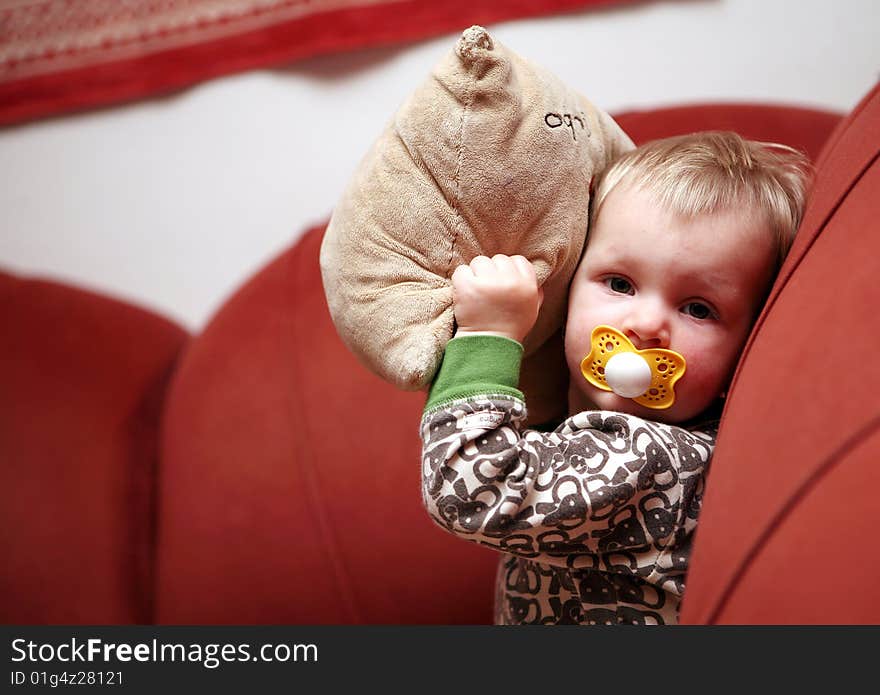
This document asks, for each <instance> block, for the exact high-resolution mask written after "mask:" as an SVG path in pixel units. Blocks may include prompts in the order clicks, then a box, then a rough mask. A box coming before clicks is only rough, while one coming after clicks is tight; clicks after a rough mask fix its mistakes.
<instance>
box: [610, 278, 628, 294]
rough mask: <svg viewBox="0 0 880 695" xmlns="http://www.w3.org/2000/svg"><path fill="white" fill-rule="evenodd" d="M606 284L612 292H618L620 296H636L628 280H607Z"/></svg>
mask: <svg viewBox="0 0 880 695" xmlns="http://www.w3.org/2000/svg"><path fill="white" fill-rule="evenodd" d="M605 284H606V285H607V286H608V289H610V290H611V291H612V292H617V293H618V294H635V292H634V290H633V286H632V283H630V281H629V280H627V279H626V278H621V277H610V278H605Z"/></svg>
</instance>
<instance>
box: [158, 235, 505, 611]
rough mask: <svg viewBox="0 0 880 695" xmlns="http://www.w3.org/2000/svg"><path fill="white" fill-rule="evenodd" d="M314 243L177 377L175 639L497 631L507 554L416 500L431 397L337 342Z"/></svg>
mask: <svg viewBox="0 0 880 695" xmlns="http://www.w3.org/2000/svg"><path fill="white" fill-rule="evenodd" d="M322 234H323V227H319V228H315V229H313V230H311V231H310V232H308V233H307V234H306V235H305V237H304V238H303V239H302V240H301V241H300V242H299V243H298V244H296V245H295V246H293V247H292V248H291V249H289V250H288V251H287V252H285V253H284V254H282V255H281V256H280V257H279V258H278V259H277V260H276V261H274V262H273V263H272V264H271V265H269V266H268V267H267V268H265V269H264V270H262V271H261V272H260V273H258V274H257V275H256V277H254V278H253V279H252V280H251V281H250V282H249V283H248V284H247V285H246V286H245V287H244V288H242V289H241V290H240V291H239V292H237V293H236V294H235V295H234V296H233V297H232V299H231V300H230V301H229V302H228V303H227V304H226V305H225V306H224V307H223V308H222V309H221V311H220V312H219V313H218V315H217V316H216V317H215V318H214V320H213V321H212V322H211V324H210V325H209V326H208V327H207V328H206V330H205V331H204V333H203V334H202V335H201V336H199V337H198V339H196V340H195V341H194V343H193V345H192V347H191V349H190V350H189V352H188V354H187V356H186V359H185V360H184V361H183V363H182V364H181V367H180V370H179V372H178V374H177V377H176V379H175V383H174V386H173V389H172V393H171V395H170V397H169V402H168V405H167V420H166V428H165V431H164V438H163V445H162V462H163V465H162V479H161V483H160V489H161V498H162V510H163V512H162V518H161V523H160V526H159V549H158V552H159V582H158V587H159V588H158V613H157V619H158V622H161V623H223V622H226V623H298V624H303V623H310V624H317V623H470V622H479V623H487V622H490V621H491V610H492V577H493V575H494V571H495V563H496V559H497V558H496V556H495V555H494V554H493V553H492V552H490V551H488V550H485V549H481V548H478V547H476V546H471V545H468V544H465V543H462V542H461V541H459V540H457V539H455V538H452V537H450V536H447V535H446V534H444V533H443V532H442V531H440V530H439V529H437V528H435V527H434V526H433V524H432V522H431V521H430V520H429V518H428V516H427V514H426V513H425V511H424V509H423V508H422V505H421V500H420V495H419V489H420V484H419V465H418V461H419V454H420V440H419V432H418V424H419V418H420V415H421V409H422V405H423V403H424V396H423V395H422V394H419V393H405V392H402V391H398V390H397V389H395V388H394V387H392V386H391V385H389V384H387V383H385V382H383V381H381V380H380V379H379V378H378V377H375V376H373V375H372V374H371V373H369V372H368V371H367V370H366V369H365V368H363V367H361V366H360V364H358V363H357V361H356V360H355V358H354V357H353V356H352V354H351V353H350V352H349V351H348V350H347V348H346V347H345V346H344V345H343V343H342V342H341V340H340V339H339V338H338V337H337V335H336V332H335V329H334V327H333V324H332V322H331V319H330V315H329V312H328V310H327V306H326V302H325V299H324V291H323V288H322V286H321V279H320V271H319V266H318V250H319V246H320V241H321V237H322Z"/></svg>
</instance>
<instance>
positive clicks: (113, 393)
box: [0, 89, 880, 624]
mask: <svg viewBox="0 0 880 695" xmlns="http://www.w3.org/2000/svg"><path fill="white" fill-rule="evenodd" d="M617 119H618V121H619V122H620V124H621V126H622V127H623V128H624V129H625V130H626V131H627V132H628V133H630V134H631V135H632V137H633V139H634V140H636V141H637V142H639V141H644V140H647V139H650V138H653V137H659V136H663V135H669V134H674V133H680V132H685V131H689V130H696V129H711V128H731V129H735V130H738V131H740V132H742V133H743V134H745V135H747V136H749V137H756V138H760V139H765V140H775V141H781V142H785V143H789V144H792V145H794V146H797V147H801V148H804V149H805V150H806V151H807V152H809V153H810V154H811V156H813V157H815V158H818V160H819V164H818V177H817V181H816V186H815V190H814V192H813V194H812V196H811V202H810V206H809V210H808V213H807V215H806V219H805V221H804V224H803V226H802V229H801V232H800V235H799V238H798V241H797V243H796V245H795V248H794V249H793V251H792V253H791V256H790V258H789V259H788V261H787V262H786V265H785V267H784V269H783V272H782V275H781V277H780V279H779V281H778V283H777V285H776V287H775V289H774V293H773V296H772V298H771V300H770V302H769V304H768V308H767V309H766V311H765V312H764V314H763V315H762V317H761V319H760V321H759V324H758V326H757V329H756V331H755V332H754V334H753V336H752V338H751V340H750V342H749V345H748V348H747V349H746V353H745V355H744V358H743V360H742V361H741V364H740V368H739V371H738V372H737V376H736V379H735V383H734V385H733V388H732V389H731V393H730V397H729V401H728V406H727V409H726V410H725V415H724V420H723V422H722V429H721V433H720V437H719V443H718V448H717V453H716V457H715V460H714V461H713V464H712V469H711V473H710V476H709V482H708V489H707V497H706V504H705V507H704V513H703V518H702V520H701V525H700V530H699V532H698V535H697V540H696V548H695V551H694V558H693V565H692V570H691V575H690V579H689V585H688V592H687V595H686V597H685V602H684V608H683V615H682V619H683V621H684V622H686V623H719V622H722V623H859V622H880V583H878V582H877V581H876V576H877V573H878V570H880V565H878V562H880V561H878V560H877V557H878V554H877V553H876V552H875V550H876V547H877V542H876V541H875V540H874V538H875V534H874V527H875V525H876V524H877V523H878V522H880V511H878V507H877V505H876V504H873V503H872V500H873V497H874V495H875V494H876V493H875V490H874V486H873V485H872V484H871V483H872V482H874V483H877V482H880V474H878V473H877V472H876V470H877V469H876V465H872V464H875V462H876V459H877V458H878V456H880V428H878V406H877V405H876V403H877V401H876V400H874V398H876V394H877V391H878V390H880V362H878V360H876V359H875V355H876V353H877V343H878V339H880V321H878V319H877V311H878V308H880V282H878V280H877V276H878V273H880V263H878V254H880V233H878V225H880V222H878V220H880V163H878V152H880V91H878V89H874V90H873V91H872V92H871V93H870V94H868V95H867V96H866V97H865V99H864V101H863V102H862V103H861V104H860V105H859V106H858V107H857V108H856V109H854V110H853V112H852V113H851V114H849V115H848V116H847V117H846V118H845V119H841V117H840V116H839V115H837V114H832V113H826V112H821V111H813V110H809V109H800V108H792V107H786V106H774V105H765V106H762V105H755V104H739V105H736V104H715V105H697V106H686V107H682V108H672V109H657V110H651V111H644V112H637V113H636V112H632V113H626V114H618V115H617ZM832 131H833V134H832ZM829 134H831V135H830V138H829ZM826 141H827V142H826ZM820 153H821V154H820ZM322 231H323V230H322V229H321V228H316V229H312V230H310V231H309V232H308V233H306V234H305V236H304V237H303V238H302V239H301V240H300V241H299V242H298V243H296V244H295V245H293V246H292V247H290V248H289V249H288V250H287V251H286V252H284V253H283V254H282V255H280V256H279V257H278V258H277V259H276V260H275V261H274V262H272V263H271V264H270V265H268V266H267V267H266V268H264V269H262V270H260V271H259V272H258V273H257V274H256V275H255V276H254V277H253V278H252V279H251V280H250V281H249V282H248V283H247V284H246V285H245V286H243V287H242V288H240V289H239V290H237V291H236V292H235V293H234V294H233V295H232V296H231V298H230V299H229V300H228V301H227V302H226V304H225V305H224V306H223V307H222V308H221V309H220V311H218V313H217V314H216V316H215V317H214V318H213V320H212V321H211V322H210V324H209V325H208V326H207V328H206V329H205V330H204V331H203V332H202V333H201V334H199V335H188V334H187V332H186V331H184V330H182V329H181V328H180V327H179V326H176V325H174V324H173V323H172V322H170V321H168V320H167V319H165V318H163V317H161V316H157V315H155V314H152V313H150V312H146V311H143V310H141V309H138V308H136V307H134V306H130V305H128V304H126V303H123V302H121V301H117V300H114V299H112V298H108V297H102V296H98V295H96V294H92V293H89V292H85V291H83V290H80V289H77V288H74V287H70V286H65V285H63V284H59V283H55V282H51V281H46V280H39V279H31V278H23V277H17V276H15V275H12V274H10V273H5V274H4V273H0V297H2V302H0V314H2V325H3V326H4V337H3V339H2V340H0V471H2V481H0V495H2V502H0V514H2V517H0V525H2V528H3V534H2V546H0V551H2V556H3V558H4V560H5V562H4V565H5V567H6V569H5V570H4V571H3V572H2V573H0V614H2V619H3V622H4V623H18V624H42V623H54V624H75V623H92V624H123V623H163V624H164V623H177V624H181V623H185V624H192V623H209V624H212V623H231V624H240V623H247V624H262V623H283V624H316V623H447V624H452V623H488V622H490V621H491V604H492V584H493V576H494V570H495V564H496V556H495V554H494V553H493V552H492V551H489V550H486V549H484V548H479V547H476V546H472V545H469V544H467V543H463V542H462V541H460V540H458V539H456V538H453V537H451V536H447V535H446V534H445V533H443V532H442V531H440V530H439V529H437V528H436V527H434V525H433V524H432V522H431V521H430V520H429V519H428V517H427V515H426V514H425V512H424V510H423V508H422V506H421V496H420V487H419V481H418V471H419V467H418V454H419V440H418V431H417V430H418V426H417V423H418V419H419V415H420V412H421V406H422V402H423V398H424V397H423V395H421V394H418V393H403V392H400V391H397V390H395V389H394V388H392V387H391V386H389V385H388V384H385V383H384V382H382V381H380V380H379V379H378V378H376V377H374V376H372V375H371V374H369V373H368V372H366V371H365V370H364V369H363V368H362V367H361V366H360V365H359V364H358V363H357V362H356V361H355V360H354V358H353V357H352V356H351V355H350V354H349V353H348V352H347V350H346V349H345V348H344V346H343V345H342V343H341V342H340V340H339V339H338V337H337V336H336V333H335V331H334V329H333V326H332V324H331V322H330V318H329V315H328V312H327V309H326V305H325V301H324V295H323V290H322V287H321V282H320V275H319V268H318V248H319V244H320V239H321V234H322ZM872 397H873V398H872Z"/></svg>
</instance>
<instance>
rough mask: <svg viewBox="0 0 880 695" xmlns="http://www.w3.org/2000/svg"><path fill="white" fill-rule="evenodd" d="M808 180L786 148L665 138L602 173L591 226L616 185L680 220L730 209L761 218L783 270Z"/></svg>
mask: <svg viewBox="0 0 880 695" xmlns="http://www.w3.org/2000/svg"><path fill="white" fill-rule="evenodd" d="M811 177H812V168H811V166H810V162H809V160H808V159H807V157H806V156H804V155H803V154H802V153H801V152H798V151H797V150H795V149H793V148H791V147H788V146H786V145H779V144H776V143H765V142H756V141H754V140H746V139H745V138H743V137H742V136H740V135H738V134H737V133H734V132H729V131H704V132H699V133H691V134H690V135H679V136H675V137H670V138H663V139H661V140H654V141H652V142H649V143H646V144H644V145H642V146H640V147H637V148H636V149H634V150H630V151H629V152H626V153H624V154H623V155H621V156H620V157H618V158H617V159H616V160H615V161H614V162H613V163H612V164H611V165H610V166H609V167H608V168H607V169H606V170H605V171H604V172H603V174H602V175H601V178H600V179H599V181H598V184H597V186H596V190H595V194H594V196H593V205H592V212H591V222H592V221H593V220H595V218H596V216H597V215H598V214H599V212H600V211H601V208H602V203H603V202H604V201H605V199H606V198H607V197H608V194H609V193H610V192H611V191H612V190H614V188H615V187H616V186H617V185H619V184H620V183H621V182H624V183H626V184H627V185H633V186H635V187H637V188H639V189H642V190H645V191H647V192H649V193H650V194H652V195H653V196H654V197H655V200H656V201H657V203H658V204H659V205H661V206H662V207H663V208H664V209H665V210H668V211H671V212H674V213H677V214H680V215H683V216H686V217H693V216H695V215H701V214H707V213H712V212H716V211H724V210H730V209H735V208H736V207H744V208H747V209H749V210H755V209H757V210H763V211H764V213H765V214H766V216H767V220H768V222H769V224H770V227H771V229H772V232H773V234H774V237H775V241H776V247H777V251H778V256H777V260H778V265H781V263H782V261H783V259H784V258H785V256H786V254H787V253H788V250H789V249H790V248H791V244H792V242H793V241H794V236H795V233H796V232H797V228H798V225H799V224H800V221H801V217H802V216H803V212H804V205H805V201H806V196H807V188H808V187H809V184H810V181H811Z"/></svg>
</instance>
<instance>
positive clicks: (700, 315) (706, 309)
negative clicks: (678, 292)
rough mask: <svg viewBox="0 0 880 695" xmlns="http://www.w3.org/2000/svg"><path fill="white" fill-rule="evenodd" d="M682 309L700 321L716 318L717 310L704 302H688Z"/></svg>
mask: <svg viewBox="0 0 880 695" xmlns="http://www.w3.org/2000/svg"><path fill="white" fill-rule="evenodd" d="M681 310H682V311H683V312H684V313H685V314H687V315H688V316H692V317H693V318H695V319H698V320H700V321H705V320H706V319H711V318H715V312H714V311H713V310H712V308H711V307H710V306H708V305H706V304H703V302H688V303H687V304H685V305H684V306H683V307H682V308H681Z"/></svg>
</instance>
